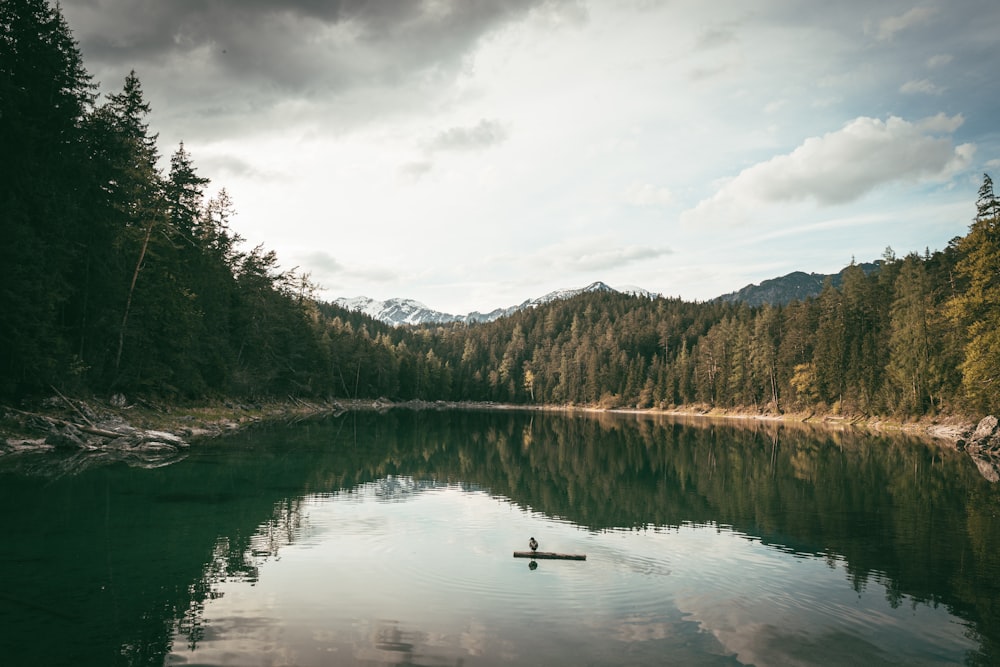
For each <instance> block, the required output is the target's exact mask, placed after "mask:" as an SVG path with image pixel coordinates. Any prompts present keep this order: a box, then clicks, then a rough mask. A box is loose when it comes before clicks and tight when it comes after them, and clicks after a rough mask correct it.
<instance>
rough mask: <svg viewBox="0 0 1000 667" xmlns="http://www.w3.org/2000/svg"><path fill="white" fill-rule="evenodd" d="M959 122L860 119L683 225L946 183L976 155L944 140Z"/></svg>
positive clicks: (768, 165) (742, 180)
mask: <svg viewBox="0 0 1000 667" xmlns="http://www.w3.org/2000/svg"><path fill="white" fill-rule="evenodd" d="M962 121H963V119H962V116H961V115H955V116H947V115H945V114H938V115H936V116H932V117H930V118H925V119H923V120H921V121H919V122H916V123H911V122H909V121H906V120H904V119H902V118H898V117H896V116H890V117H889V119H888V120H886V121H882V120H880V119H877V118H867V117H860V118H856V119H855V120H853V121H851V122H850V123H848V124H847V125H845V126H844V127H843V128H841V129H840V130H837V131H836V132H830V133H827V134H825V135H823V136H821V137H810V138H808V139H806V140H805V141H804V142H803V143H802V144H801V145H800V146H799V147H798V148H796V149H795V150H793V151H792V152H791V153H786V154H784V155H778V156H775V157H773V158H771V159H770V160H767V161H765V162H760V163H758V164H755V165H753V166H751V167H748V168H747V169H744V170H743V171H742V172H740V173H739V174H738V175H737V176H736V177H735V178H733V179H732V180H730V181H728V182H727V183H725V184H724V185H723V186H722V187H721V188H720V189H719V190H718V191H717V192H716V193H715V195H713V196H712V197H710V198H708V199H705V200H703V201H701V202H700V203H699V204H698V205H697V206H696V207H695V208H693V209H691V210H689V211H685V212H684V213H683V214H682V216H681V218H682V221H684V222H701V221H703V222H717V221H723V220H733V219H736V218H739V217H742V213H745V212H746V210H747V208H748V207H751V208H759V207H761V206H762V205H768V204H775V203H781V202H804V201H813V202H816V203H818V204H820V205H833V204H844V203H847V202H850V201H854V200H857V199H859V198H860V197H862V196H864V195H865V194H867V193H868V192H870V191H872V190H874V189H875V188H877V187H879V186H880V185H883V184H886V183H892V182H899V181H903V182H907V181H908V182H912V181H918V180H922V179H934V178H947V177H948V176H950V175H951V174H952V173H954V172H955V171H956V170H958V169H961V168H964V167H965V166H967V165H968V164H969V162H970V159H971V157H972V154H973V152H974V150H975V147H974V146H973V145H971V144H962V145H960V146H953V143H952V140H951V138H950V137H948V136H942V135H948V134H951V133H953V132H954V131H955V130H956V129H958V127H959V126H960V125H961V124H962Z"/></svg>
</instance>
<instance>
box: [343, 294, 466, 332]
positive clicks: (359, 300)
mask: <svg viewBox="0 0 1000 667" xmlns="http://www.w3.org/2000/svg"><path fill="white" fill-rule="evenodd" d="M333 303H335V304H336V305H338V306H340V307H341V308H346V309H347V310H354V311H358V312H361V313H364V314H365V315H368V316H369V317H371V318H372V319H376V320H381V321H382V322H385V323H386V324H392V325H393V326H396V325H400V324H426V323H428V322H438V323H445V322H456V321H459V320H464V319H465V318H464V317H461V316H458V315H449V314H448V313H442V312H440V311H437V310H432V309H430V308H428V307H427V306H425V305H424V304H422V303H420V302H419V301H414V300H413V299H387V300H385V301H377V300H375V299H370V298H368V297H366V296H356V297H354V298H351V299H345V298H340V299H334V301H333Z"/></svg>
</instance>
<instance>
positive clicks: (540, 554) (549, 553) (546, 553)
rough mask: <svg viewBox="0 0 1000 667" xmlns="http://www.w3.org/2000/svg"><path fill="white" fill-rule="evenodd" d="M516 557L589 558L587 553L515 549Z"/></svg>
mask: <svg viewBox="0 0 1000 667" xmlns="http://www.w3.org/2000/svg"><path fill="white" fill-rule="evenodd" d="M514 558H533V559H543V558H547V559H554V560H587V554H560V553H556V552H554V551H515V552H514Z"/></svg>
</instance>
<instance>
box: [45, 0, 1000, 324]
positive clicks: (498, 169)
mask: <svg viewBox="0 0 1000 667" xmlns="http://www.w3.org/2000/svg"><path fill="white" fill-rule="evenodd" d="M61 6H62V9H63V11H64V13H65V15H66V19H67V21H68V23H69V25H70V27H71V29H72V30H73V35H74V37H75V38H76V39H77V40H78V41H79V43H80V46H81V51H82V53H83V57H84V62H85V64H86V67H87V70H88V71H89V72H90V73H91V74H93V75H94V77H95V79H96V81H98V82H100V84H101V91H102V93H104V94H107V93H113V92H116V91H117V90H120V88H121V84H122V82H123V81H124V78H125V76H126V75H127V74H128V72H129V71H130V70H132V69H135V70H136V72H137V74H138V76H139V79H140V80H141V81H142V87H143V91H144V94H145V96H146V98H147V100H148V101H149V102H150V104H151V106H152V114H151V115H150V116H149V118H148V121H149V124H150V128H151V131H152V132H156V133H158V134H159V145H160V148H161V153H162V154H163V155H165V156H169V154H170V153H171V152H172V151H173V150H174V149H175V147H176V146H177V145H178V143H179V142H180V141H184V144H185V147H186V148H187V150H188V151H189V152H190V153H191V154H192V155H193V156H194V158H195V161H196V165H197V167H198V171H199V174H201V175H203V176H206V177H208V178H211V179H212V185H211V187H212V188H220V187H225V188H226V190H227V191H228V192H229V194H230V195H231V196H232V199H233V202H234V206H235V209H236V211H237V215H235V216H234V219H233V221H232V225H233V228H234V231H236V232H238V233H239V234H240V235H241V236H243V237H245V238H246V239H248V241H247V242H248V244H251V245H256V244H257V243H262V244H264V246H265V247H267V248H269V249H274V250H275V251H276V253H277V255H278V257H279V258H280V259H281V261H282V263H283V264H284V265H286V266H288V267H291V266H296V265H297V266H299V268H300V270H304V271H313V272H314V274H315V275H316V279H317V281H318V282H320V283H323V284H325V285H326V286H327V287H328V288H329V289H328V291H327V292H325V293H324V296H329V297H331V298H332V297H336V296H340V295H342V294H345V293H347V294H352V295H357V294H369V295H370V296H378V295H382V296H384V295H385V294H386V293H389V294H394V295H399V296H407V297H411V298H416V299H419V300H421V301H424V302H425V303H428V304H429V305H430V306H431V307H433V308H435V309H438V310H444V311H448V312H467V311H469V310H475V309H482V308H484V307H488V306H489V305H490V304H491V303H492V304H493V305H501V304H504V303H507V304H509V303H517V302H520V301H522V300H524V299H525V298H529V297H533V296H537V295H538V294H539V293H544V292H545V291H548V290H550V289H555V288H559V287H574V286H579V284H587V283H589V282H592V281H593V280H599V279H600V280H605V281H607V282H609V283H618V284H636V285H642V286H643V287H645V288H647V289H651V290H653V291H657V292H662V293H666V294H677V295H681V296H684V297H686V298H699V299H702V298H712V297H714V296H717V295H718V294H722V293H725V292H728V291H732V290H735V289H738V288H740V287H742V286H743V284H745V282H744V283H740V282H739V281H745V280H747V279H751V278H752V279H753V281H755V282H759V281H760V280H763V279H767V278H771V277H773V275H769V272H770V271H771V270H773V269H774V268H775V266H777V264H776V263H775V262H776V261H778V260H779V259H780V262H781V267H782V269H787V270H793V269H799V268H801V269H806V270H827V269H830V270H835V269H836V268H840V267H837V266H829V265H827V266H821V265H819V264H817V262H818V261H825V260H826V258H828V257H832V258H835V259H833V260H830V261H833V262H837V261H840V260H841V259H849V258H850V257H851V256H852V255H856V256H857V257H858V258H859V260H861V259H868V258H871V257H877V256H878V254H879V253H880V252H881V251H882V250H883V249H884V248H885V246H886V245H887V244H890V243H891V244H892V245H893V247H897V246H898V247H900V250H901V251H905V250H908V249H910V248H914V249H919V250H923V248H924V247H925V246H930V247H931V248H939V247H942V246H943V245H944V244H945V243H947V241H948V240H949V239H950V238H952V237H954V236H955V235H957V234H960V233H963V232H964V231H965V230H966V229H967V225H968V219H969V217H970V214H969V213H968V212H967V210H966V209H967V208H968V206H971V203H970V202H974V201H975V194H976V189H977V188H978V179H980V178H981V175H982V172H983V171H990V172H992V170H993V169H994V168H995V166H991V163H989V162H987V160H988V159H995V158H997V157H998V156H1000V133H998V132H997V127H996V113H995V112H996V110H997V108H998V95H1000V93H998V92H997V86H996V85H995V79H996V72H997V71H1000V49H996V48H995V45H996V36H997V34H1000V4H998V3H997V2H996V0H955V1H954V2H951V3H944V2H942V0H887V1H886V2H882V3H872V2H871V0H841V1H839V2H835V3H821V2H806V3H794V2H791V3H790V2H788V1H787V0H759V1H755V2H754V3H752V7H750V6H749V5H748V3H747V2H745V0H718V1H717V2H714V3H705V2H695V1H694V0H614V1H607V0H506V1H504V0H288V1H286V2H280V3H279V2H274V1H273V0H169V1H164V0H62V2H61ZM942 112H943V113H942ZM935 114H938V115H935ZM921 118H924V119H925V120H923V121H919V120H917V119H921ZM963 121H964V122H963ZM838 128H839V129H838ZM973 145H975V146H976V147H978V153H976V154H975V155H973V153H972V148H973ZM980 155H982V159H974V158H979V156H980ZM164 166H165V165H164ZM965 167H967V171H965V172H957V171H956V170H957V169H961V168H965ZM994 175H995V174H994ZM887 185H889V186H891V187H885V186H887ZM928 199H934V200H935V201H928ZM699 202H700V203H699ZM832 205H837V206H836V207H835V208H833V209H830V208H829V207H830V206H832ZM962 206H965V208H962ZM680 211H686V213H683V214H682V213H679V212H680ZM927 211H935V212H937V213H935V215H936V216H937V218H935V217H934V216H931V215H930V214H927V213H926V212H927ZM954 211H958V213H954ZM945 212H947V213H945ZM741 218H743V219H745V220H747V221H756V220H766V221H767V225H766V226H765V225H751V224H745V225H742V226H740V227H731V228H729V229H728V230H727V234H724V235H719V234H713V232H712V231H710V230H709V231H707V232H706V230H705V229H703V228H701V227H699V226H698V225H683V224H678V222H680V221H723V220H738V219H741ZM830 219H837V220H868V219H871V220H879V221H880V222H878V224H871V225H860V224H859V225H854V226H851V227H850V232H849V233H844V232H843V230H838V229H835V228H824V227H821V226H820V227H817V225H819V224H820V223H823V222H824V221H826V220H830ZM914 220H921V221H922V222H921V223H920V224H919V225H918V224H915V223H914ZM803 230H805V231H803ZM786 232H787V233H786ZM769 235H773V236H772V237H771V238H770V240H768V241H766V242H761V243H758V240H759V239H761V238H766V237H768V236H769ZM900 239H902V240H900ZM668 245H669V248H670V249H668V248H667V246H668ZM668 255H669V261H666V259H665V258H667V256H668ZM792 262H795V263H798V262H802V264H801V265H795V266H787V265H788V264H789V263H792Z"/></svg>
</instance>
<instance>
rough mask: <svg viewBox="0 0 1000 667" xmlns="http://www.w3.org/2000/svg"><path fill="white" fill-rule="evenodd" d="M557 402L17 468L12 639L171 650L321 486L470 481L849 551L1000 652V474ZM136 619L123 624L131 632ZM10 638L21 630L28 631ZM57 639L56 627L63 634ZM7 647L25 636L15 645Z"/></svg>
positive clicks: (302, 428) (810, 437) (136, 653)
mask: <svg viewBox="0 0 1000 667" xmlns="http://www.w3.org/2000/svg"><path fill="white" fill-rule="evenodd" d="M695 423H696V424H698V426H697V427H690V426H687V425H681V424H678V423H676V422H672V421H669V420H665V419H664V420H656V419H653V418H647V417H629V416H615V415H607V414H603V415H599V416H595V417H565V416H561V415H553V414H545V413H514V414H511V413H499V412H498V413H485V414H478V413H471V412H433V411H428V412H390V413H389V414H387V415H375V414H347V415H344V416H342V417H339V418H337V419H331V420H328V421H323V422H313V423H305V424H301V425H299V426H298V427H296V428H294V429H288V428H279V427H273V428H272V427H268V428H261V429H259V430H256V431H252V432H249V433H247V434H245V435H242V436H238V437H234V438H231V439H227V440H225V441H221V442H219V443H207V444H204V445H202V446H201V449H200V450H199V449H197V448H196V450H195V451H193V452H192V455H191V457H190V458H189V459H188V460H187V461H185V462H183V463H180V464H177V465H175V466H171V467H169V468H163V469H159V470H153V471H147V470H136V469H132V468H128V467H126V466H124V465H122V466H119V467H108V468H103V469H95V470H91V471H88V472H86V473H85V474H82V475H79V476H77V477H71V478H63V479H60V480H58V481H52V480H48V479H40V478H31V477H18V476H2V477H0V502H2V503H3V506H4V507H7V508H8V509H9V511H8V513H7V515H8V516H7V522H6V523H7V531H8V532H7V534H8V535H16V536H18V539H17V540H0V565H2V566H3V567H5V568H6V569H7V570H8V571H10V570H13V571H15V572H16V573H17V576H14V577H10V578H9V579H10V581H9V583H8V584H6V585H5V587H4V590H3V591H2V592H0V622H3V623H4V632H3V633H2V635H0V651H2V653H3V655H4V656H5V660H6V659H7V658H10V659H11V664H19V663H21V662H27V661H28V658H29V657H30V658H31V660H30V661H31V662H32V663H36V664H71V663H72V664H162V660H163V656H164V655H165V653H166V651H167V650H168V642H169V638H170V636H171V630H172V628H173V626H174V624H175V623H176V622H177V620H178V619H182V627H181V630H182V632H183V633H185V634H186V635H187V636H188V637H189V640H190V641H195V642H196V641H198V637H199V633H200V632H201V629H200V628H199V627H198V618H199V614H198V609H199V608H200V605H201V604H202V602H203V601H204V600H205V599H206V598H207V597H210V596H211V595H212V594H213V584H214V582H217V581H219V580H221V579H223V578H233V577H238V578H244V579H255V578H256V577H257V576H258V573H257V568H258V567H259V565H260V562H261V560H262V559H266V558H269V557H272V556H274V555H275V554H276V553H277V551H278V550H279V549H280V548H281V546H282V545H283V544H287V543H288V542H289V541H292V540H294V539H296V531H297V530H298V525H299V521H300V511H301V506H300V499H301V498H302V497H303V496H305V495H307V494H311V493H359V494H374V495H375V496H376V497H378V498H383V499H386V500H402V501H405V499H406V498H407V497H409V496H410V495H412V494H413V493H417V492H419V491H420V489H421V488H425V487H426V486H433V485H435V484H445V483H460V484H462V485H463V486H470V487H473V488H482V489H486V490H489V491H490V493H492V494H494V495H497V496H503V497H506V498H509V499H510V500H511V501H512V502H514V503H516V504H518V505H521V506H523V507H526V508H530V509H531V510H533V511H539V512H543V513H545V514H547V515H551V516H557V517H562V518H564V519H566V520H569V521H572V522H574V523H576V524H578V525H580V526H583V527H586V528H588V529H591V530H595V531H601V530H614V529H630V528H638V527H646V526H676V525H680V524H682V523H685V522H692V523H717V524H727V525H731V526H733V528H734V529H735V530H737V531H739V532H742V533H745V534H748V535H751V536H759V537H760V538H761V539H762V540H763V541H764V542H766V543H769V544H772V545H780V546H781V548H784V549H790V550H794V551H800V552H808V553H820V554H830V555H831V557H833V556H839V557H841V558H842V559H843V560H844V561H845V562H846V563H847V570H848V572H849V573H850V575H849V576H850V577H851V579H852V582H853V583H854V585H855V586H857V587H859V588H860V587H864V586H865V584H866V581H868V580H869V579H870V578H876V579H878V580H879V581H881V582H882V583H884V584H885V585H886V587H887V588H888V589H889V590H890V591H892V593H891V595H892V596H893V598H894V599H896V600H899V599H901V597H902V596H903V595H908V596H911V597H912V598H914V599H916V600H921V601H927V602H929V603H932V604H945V605H947V606H948V607H949V608H950V609H952V610H953V612H954V613H956V614H957V615H959V616H961V617H963V618H966V619H969V620H970V621H972V622H973V623H974V627H975V628H976V629H977V630H978V631H979V632H980V634H981V635H982V638H983V650H984V652H985V655H984V656H983V659H984V660H985V659H987V658H989V657H993V656H996V655H1000V654H998V653H997V648H998V646H997V641H998V638H1000V625H998V619H1000V611H997V610H996V608H995V600H997V599H1000V591H998V585H997V582H996V579H995V577H993V576H990V575H989V573H991V572H996V571H997V568H998V557H1000V556H998V554H1000V525H998V522H997V521H996V518H995V513H996V511H997V508H998V507H1000V499H998V492H997V490H996V489H994V488H992V487H991V486H990V485H989V484H987V483H986V482H985V481H984V480H982V478H981V477H980V476H979V475H978V473H977V472H976V471H975V469H974V468H972V467H971V466H970V465H969V462H968V460H967V459H966V458H965V457H962V456H958V455H951V453H949V452H941V451H937V450H934V449H930V448H927V447H924V446H923V445H920V444H918V443H911V442H906V441H902V440H895V439H884V438H871V437H867V436H866V437H862V436H859V435H856V434H851V433H831V432H820V433H815V432H812V431H807V430H803V429H793V428H789V427H780V426H778V425H775V424H754V425H750V426H749V427H748V428H737V427H735V426H732V425H729V424H720V423H712V422H706V421H700V422H695ZM122 637H126V638H128V639H127V641H125V640H122V639H121V638H122ZM9 638H17V639H18V641H17V642H16V643H15V642H13V641H11V640H10V639H9ZM54 638H59V641H55V640H54ZM8 644H9V645H8Z"/></svg>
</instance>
